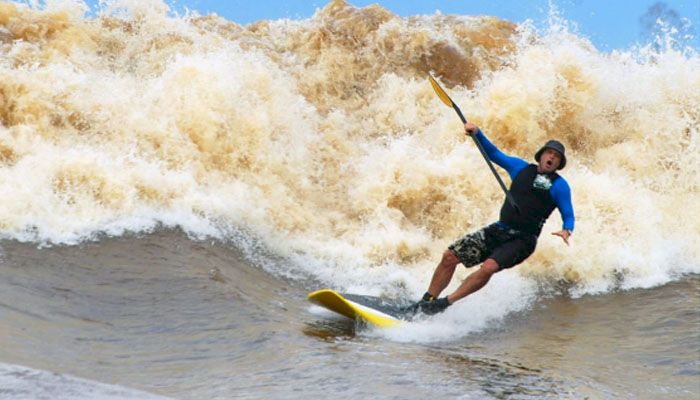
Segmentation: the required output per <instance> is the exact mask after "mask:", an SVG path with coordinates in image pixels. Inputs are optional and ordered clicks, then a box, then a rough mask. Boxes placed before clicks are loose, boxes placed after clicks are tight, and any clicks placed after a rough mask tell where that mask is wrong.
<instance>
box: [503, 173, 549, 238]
mask: <svg viewBox="0 0 700 400" xmlns="http://www.w3.org/2000/svg"><path fill="white" fill-rule="evenodd" d="M557 178H559V174H557V173H556V172H554V173H551V174H538V173H537V165H535V164H530V165H528V166H527V167H525V168H523V169H522V170H521V171H520V172H518V175H516V176H515V179H513V183H511V185H510V192H511V193H512V194H513V198H514V199H515V203H516V204H517V205H518V207H519V208H520V214H518V213H517V212H516V211H515V209H513V207H512V206H511V205H510V204H509V203H508V201H505V202H503V206H502V207H501V222H503V223H504V224H506V225H508V226H509V227H511V228H513V229H517V230H519V231H522V232H525V233H530V234H533V235H536V236H539V234H540V232H541V231H542V226H543V225H544V223H545V221H546V220H547V218H548V217H549V215H550V214H551V213H552V211H554V209H555V208H556V207H557V205H556V203H554V200H553V199H552V195H551V194H550V193H549V189H550V188H551V187H552V184H553V183H554V181H555V180H557Z"/></svg>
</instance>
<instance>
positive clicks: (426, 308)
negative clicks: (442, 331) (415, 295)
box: [405, 292, 450, 318]
mask: <svg viewBox="0 0 700 400" xmlns="http://www.w3.org/2000/svg"><path fill="white" fill-rule="evenodd" d="M449 306H450V302H449V301H447V297H443V298H440V299H436V298H435V297H433V296H432V295H431V294H430V293H427V292H426V293H425V294H424V295H423V298H422V299H421V300H420V301H419V302H417V303H414V304H411V305H410V306H408V307H406V309H405V313H406V315H407V316H409V317H411V318H412V317H414V316H415V315H416V314H418V313H419V312H420V313H423V314H425V315H435V314H438V313H441V312H443V311H445V309H446V308H447V307H449Z"/></svg>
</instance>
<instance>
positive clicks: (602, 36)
mask: <svg viewBox="0 0 700 400" xmlns="http://www.w3.org/2000/svg"><path fill="white" fill-rule="evenodd" d="M166 1H167V2H168V4H171V5H174V7H173V8H174V9H176V10H182V9H183V7H187V8H189V9H191V10H197V11H199V13H200V14H208V13H216V14H218V15H220V16H222V17H224V18H226V19H228V20H231V21H234V22H237V23H239V24H243V25H245V24H249V23H251V22H255V21H258V20H260V19H279V18H291V19H303V18H309V17H311V16H312V15H313V13H314V12H315V11H316V9H317V8H322V7H323V6H325V5H326V4H327V3H328V1H318V0H310V1H302V0H252V1H250V0H228V1H225V0H174V1H169V0H166ZM348 2H349V3H350V4H352V5H354V6H357V7H364V6H367V5H369V4H374V3H377V4H379V5H381V6H382V7H384V8H387V9H388V10H390V11H391V12H393V13H394V14H397V15H400V16H409V15H417V14H433V13H435V11H436V10H440V12H442V13H443V14H459V15H494V16H497V17H500V18H504V19H507V20H510V21H514V22H522V21H524V20H526V19H531V20H533V21H534V22H535V23H536V25H537V26H540V27H541V26H544V25H546V21H547V16H548V11H549V9H550V6H549V5H550V3H553V4H555V5H556V7H557V8H558V9H559V12H560V15H561V16H562V17H564V18H565V19H567V20H568V21H570V22H573V23H575V24H576V26H577V28H578V32H579V33H580V34H582V35H583V36H585V37H587V38H589V39H590V40H591V41H592V42H593V44H594V45H595V46H596V47H597V48H598V49H599V50H602V51H610V50H613V49H626V48H628V47H630V46H631V45H633V44H635V43H636V42H640V41H642V40H643V32H645V31H647V32H648V30H645V29H644V28H643V25H642V23H641V22H640V19H641V18H642V16H644V15H645V14H647V13H648V12H649V11H650V9H651V7H652V6H653V5H654V4H657V5H658V4H661V6H660V7H658V6H657V8H656V10H657V11H662V12H665V15H667V16H671V19H672V18H673V16H674V15H675V16H678V17H680V18H685V19H686V20H687V21H690V22H691V23H692V27H691V28H690V30H686V31H685V32H692V33H693V34H694V39H693V40H692V41H689V42H686V44H688V45H691V46H693V47H695V48H696V49H700V37H698V36H700V26H698V25H700V0H667V1H659V0H607V1H606V0H530V1H522V0H500V1H499V0H492V1H488V0H432V1H428V0H348ZM90 3H95V1H91V2H90ZM674 13H675V14H674ZM652 20H655V18H652ZM676 21H679V19H676Z"/></svg>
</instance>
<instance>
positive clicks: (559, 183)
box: [551, 177, 575, 245]
mask: <svg viewBox="0 0 700 400" xmlns="http://www.w3.org/2000/svg"><path fill="white" fill-rule="evenodd" d="M551 193H552V198H553V199H554V203H555V204H556V205H557V208H558V209H559V213H560V214H561V220H562V221H563V223H562V229H561V230H560V231H559V232H554V233H552V235H555V236H559V237H561V238H562V239H564V243H566V244H567V245H568V244H569V237H570V236H571V234H572V233H573V231H574V221H575V217H574V206H573V205H572V204H571V188H570V187H569V184H568V183H567V182H566V180H565V179H564V178H562V177H560V178H559V179H557V180H555V181H554V184H553V185H552V189H551Z"/></svg>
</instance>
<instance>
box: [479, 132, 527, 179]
mask: <svg viewBox="0 0 700 400" xmlns="http://www.w3.org/2000/svg"><path fill="white" fill-rule="evenodd" d="M470 128H476V130H474V129H470ZM465 129H466V132H467V134H470V135H474V137H475V138H476V140H478V141H479V144H481V147H483V148H484V152H486V155H487V156H488V158H489V160H491V161H493V162H495V163H496V164H497V165H498V166H500V167H501V168H503V169H505V170H506V171H508V175H510V179H515V176H516V175H517V174H518V172H520V170H522V169H523V168H525V167H526V166H527V165H528V164H527V161H525V160H523V159H521V158H518V157H512V156H509V155H506V154H505V153H503V152H502V151H501V150H499V149H498V147H496V146H495V145H494V144H493V143H491V141H489V139H488V138H487V137H486V135H484V133H483V132H482V131H481V129H479V128H478V127H476V126H475V125H473V124H469V123H467V124H465ZM472 132H475V133H472Z"/></svg>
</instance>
